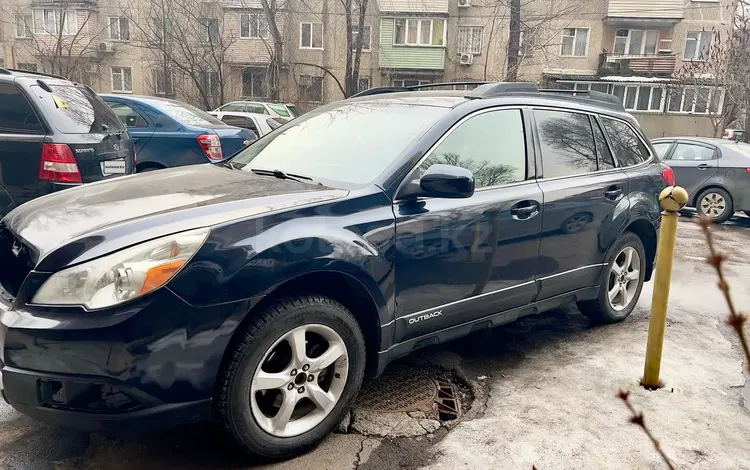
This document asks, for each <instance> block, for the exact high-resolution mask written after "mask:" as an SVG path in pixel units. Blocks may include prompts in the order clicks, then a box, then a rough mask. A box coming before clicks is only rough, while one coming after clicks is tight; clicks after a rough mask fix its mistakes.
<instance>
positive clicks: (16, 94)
mask: <svg viewBox="0 0 750 470" xmlns="http://www.w3.org/2000/svg"><path fill="white" fill-rule="evenodd" d="M0 132H7V133H18V134H42V133H44V130H43V128H42V123H41V122H39V118H38V117H37V115H36V113H35V112H34V109H33V108H32V107H31V104H30V103H29V101H28V100H27V99H26V97H25V96H24V95H23V92H22V91H21V90H20V89H19V88H17V87H16V86H15V85H14V84H12V83H0Z"/></svg>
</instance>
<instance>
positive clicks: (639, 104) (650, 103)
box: [559, 82, 666, 112]
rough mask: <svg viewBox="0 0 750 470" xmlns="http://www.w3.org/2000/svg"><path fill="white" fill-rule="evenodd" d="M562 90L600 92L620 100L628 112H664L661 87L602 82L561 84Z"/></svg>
mask: <svg viewBox="0 0 750 470" xmlns="http://www.w3.org/2000/svg"><path fill="white" fill-rule="evenodd" d="M559 85H560V86H561V87H562V88H566V89H569V90H575V91H598V92H600V93H608V94H610V95H615V96H616V97H618V98H620V101H622V104H623V106H625V109H626V110H628V111H659V112H660V111H662V110H664V102H665V97H666V92H665V91H664V88H663V87H661V86H654V85H618V84H609V83H601V82H559Z"/></svg>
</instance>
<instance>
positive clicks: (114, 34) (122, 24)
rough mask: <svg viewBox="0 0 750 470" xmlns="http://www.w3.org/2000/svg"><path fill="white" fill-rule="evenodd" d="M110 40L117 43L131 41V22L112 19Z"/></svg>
mask: <svg viewBox="0 0 750 470" xmlns="http://www.w3.org/2000/svg"><path fill="white" fill-rule="evenodd" d="M109 38H110V39H113V40H116V41H129V40H130V21H129V20H128V19H127V18H124V17H110V18H109Z"/></svg>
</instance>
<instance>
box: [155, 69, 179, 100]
mask: <svg viewBox="0 0 750 470" xmlns="http://www.w3.org/2000/svg"><path fill="white" fill-rule="evenodd" d="M152 78H153V81H154V94H155V95H162V96H172V95H174V85H173V81H174V77H173V74H172V72H168V71H166V70H164V69H157V70H154V71H153V74H152Z"/></svg>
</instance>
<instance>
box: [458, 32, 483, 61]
mask: <svg viewBox="0 0 750 470" xmlns="http://www.w3.org/2000/svg"><path fill="white" fill-rule="evenodd" d="M458 53H459V54H472V55H479V54H481V53H482V27H481V26H467V27H465V26H460V27H459V28H458Z"/></svg>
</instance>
